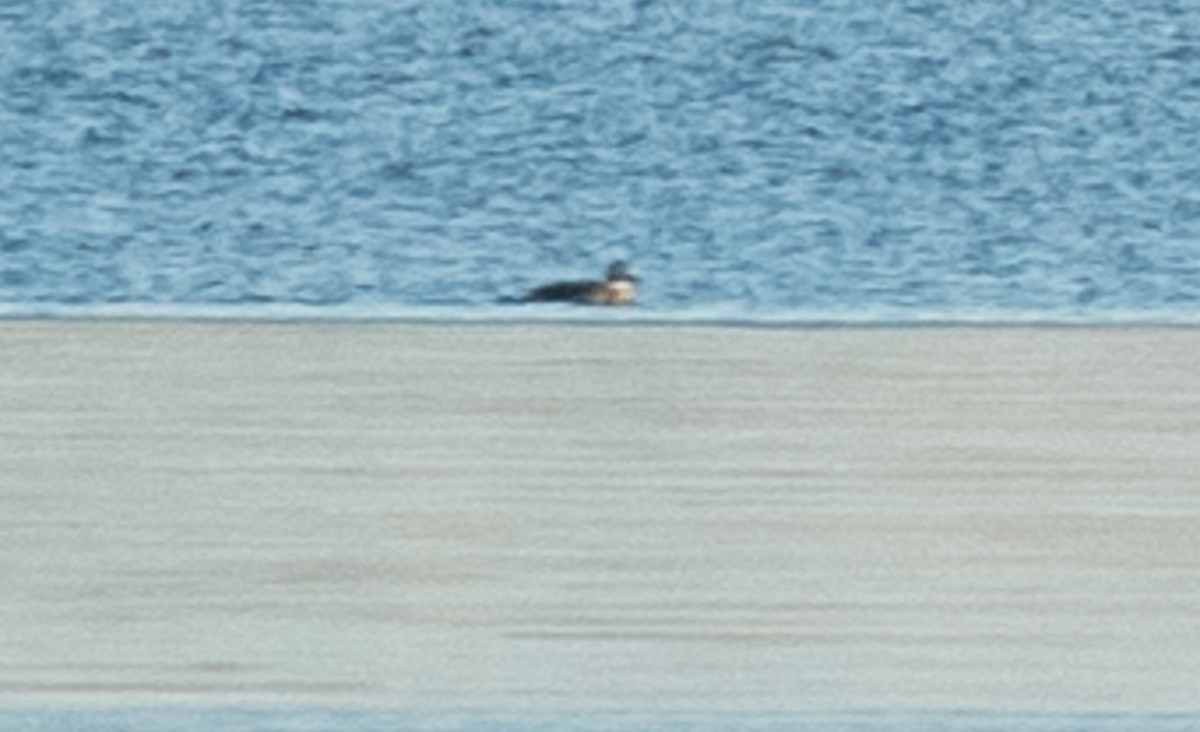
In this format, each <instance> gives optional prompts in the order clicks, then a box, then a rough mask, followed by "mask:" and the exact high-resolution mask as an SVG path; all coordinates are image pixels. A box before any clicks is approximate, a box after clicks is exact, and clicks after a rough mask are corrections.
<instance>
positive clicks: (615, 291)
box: [510, 261, 638, 305]
mask: <svg viewBox="0 0 1200 732" xmlns="http://www.w3.org/2000/svg"><path fill="white" fill-rule="evenodd" d="M637 282H638V278H637V277H636V276H634V275H633V274H632V273H631V272H630V271H629V267H628V265H626V264H625V263H624V262H621V261H617V262H613V263H612V264H610V265H608V270H607V271H606V272H605V275H604V279H603V280H602V281H592V280H581V281H574V282H553V283H551V284H548V285H542V286H540V287H535V288H533V289H532V290H530V291H529V292H527V293H525V296H524V297H521V298H517V299H516V300H515V302H531V303H532V302H565V303H572V304H575V305H632V304H634V303H635V302H636V301H637ZM510 302H511V301H510Z"/></svg>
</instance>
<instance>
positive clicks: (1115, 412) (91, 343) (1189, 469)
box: [0, 321, 1200, 732]
mask: <svg viewBox="0 0 1200 732" xmlns="http://www.w3.org/2000/svg"><path fill="white" fill-rule="evenodd" d="M0 338H2V339H3V342H4V349H3V351H0V413H3V414H4V419H3V420H2V421H0V475H2V476H4V480H3V481H0V504H2V505H3V506H4V511H3V513H0V649H2V650H3V652H2V653H0V709H10V710H12V709H30V710H32V711H31V712H30V714H31V715H32V718H33V719H34V720H35V722H34V723H31V724H33V727H32V728H33V729H35V730H36V729H39V726H38V725H42V726H44V727H45V728H46V729H55V728H56V727H54V726H53V725H59V726H58V727H57V728H65V727H70V726H71V724H72V722H71V721H70V720H71V719H79V718H80V717H78V716H77V717H71V716H70V715H71V711H70V710H72V709H79V708H85V709H86V708H90V707H95V706H100V707H102V708H114V707H115V710H114V711H113V712H112V714H113V715H114V716H115V718H120V717H121V715H124V714H128V713H129V712H130V710H137V709H142V708H152V709H153V708H158V709H162V708H166V709H168V710H170V709H174V710H175V711H171V712H169V713H168V716H167V717H166V718H167V719H179V720H181V721H180V722H179V725H180V728H182V729H192V728H197V729H198V728H203V727H204V724H203V723H202V722H201V721H198V720H202V719H203V715H205V714H210V713H211V714H218V715H224V714H226V713H225V712H217V711H212V710H221V709H229V708H231V707H237V706H248V707H250V708H256V707H257V708H267V709H281V710H285V711H286V710H294V711H287V713H284V712H280V714H282V715H283V716H281V717H279V719H282V720H285V721H283V722H279V723H278V724H276V723H275V722H273V721H271V720H272V719H273V718H272V717H270V716H269V715H268V716H254V715H250V716H245V717H241V716H238V714H237V713H230V714H232V716H231V717H228V719H231V720H234V721H237V724H244V725H245V726H246V727H247V728H249V729H253V728H255V725H261V726H262V727H263V728H267V729H292V728H298V729H319V728H322V726H321V725H322V724H324V722H325V721H327V720H328V719H329V718H330V717H329V715H334V716H335V717H336V716H337V712H336V710H338V709H346V708H354V707H368V708H374V709H381V710H384V709H389V710H402V711H395V712H390V711H386V712H385V711H381V712H379V713H378V714H365V715H358V716H355V715H354V714H349V715H348V716H345V717H338V718H339V719H343V720H345V721H346V724H351V725H359V726H360V727H361V728H363V729H368V730H369V729H382V728H385V727H386V726H387V725H389V724H391V723H392V722H391V721H389V720H392V719H394V718H404V715H410V716H412V718H414V719H417V720H422V721H420V724H422V725H426V726H425V727H421V726H419V725H418V726H417V727H416V728H417V729H423V728H428V729H443V726H442V725H448V726H447V727H445V728H448V729H454V730H457V729H480V730H488V729H500V730H509V729H514V730H516V729H543V728H563V725H565V728H566V729H573V728H578V729H583V730H590V729H608V728H610V726H612V725H615V727H613V728H616V729H627V728H628V729H638V728H644V729H655V730H658V729H674V728H678V729H699V730H707V729H719V728H721V725H723V724H726V723H728V724H729V726H730V728H738V729H744V728H746V727H744V726H743V725H742V724H741V722H736V723H735V721H732V720H742V721H746V723H747V724H750V722H751V721H753V723H754V724H759V722H760V721H761V724H762V725H763V727H764V728H765V729H768V730H775V729H847V730H851V729H853V730H861V729H866V730H872V729H881V730H909V729H912V730H921V731H922V732H927V731H928V730H930V729H942V728H946V729H980V730H992V729H1031V730H1074V729H1079V730H1083V729H1088V730H1096V729H1136V730H1141V731H1143V732H1144V731H1145V730H1157V729H1170V730H1174V729H1187V728H1188V727H1187V724H1193V725H1194V724H1197V723H1200V719H1197V718H1196V717H1195V716H1194V715H1195V714H1196V712H1197V711H1198V710H1197V704H1196V696H1195V691H1196V680H1197V679H1200V635H1197V633H1196V632H1195V631H1196V618H1197V617H1200V534H1198V533H1197V532H1196V531H1195V526H1196V524H1197V521H1200V492H1198V491H1197V489H1196V483H1195V476H1196V475H1200V452H1198V451H1197V449H1196V445H1197V444H1200V442H1198V440H1200V372H1197V370H1196V369H1195V363H1196V362H1197V357H1198V356H1200V333H1197V332H1196V331H1194V330H1192V329H1149V330H1123V329H1076V330H1065V331H1056V330H1050V329H1035V330H1009V329H978V330H952V329H916V330H903V329H902V330H844V329H843V330H839V329H832V330H814V331H771V330H756V329H702V328H689V329H679V328H650V327H637V328H615V327H613V328H577V327H563V326H544V325H543V326H537V327H531V326H516V325H511V326H505V327H496V326H460V327H446V326H398V325H394V324H346V323H339V324H325V325H320V324H307V325H304V324H264V323H239V324H234V323H220V324H211V323H210V324H194V323H174V322H172V323H103V322H99V323H73V322H61V321H59V322H36V323H11V322H10V323H4V324H0ZM197 710H201V711H197ZM204 710H207V711H204ZM302 710H316V711H312V712H310V713H309V715H310V716H308V717H306V716H305V715H304V713H302ZM447 710H450V711H451V712H452V713H451V714H449V715H448V716H447V715H446V712H447ZM470 710H481V711H479V712H478V713H477V714H475V715H474V716H472V715H470V714H468V715H467V716H461V714H460V713H462V712H464V711H470ZM846 710H879V711H878V712H877V713H874V714H868V715H867V716H866V717H865V719H866V721H865V722H861V724H860V721H856V720H858V718H857V717H854V716H853V715H850V716H841V717H839V716H837V715H836V714H833V716H832V717H829V718H833V719H836V720H842V721H840V722H838V724H840V725H842V726H841V727H839V726H837V725H834V726H833V727H825V726H824V724H825V722H824V721H820V720H825V719H826V718H827V717H822V716H817V717H813V716H812V715H813V714H827V715H828V714H832V713H838V712H844V711H846ZM961 710H967V711H968V712H970V713H969V714H967V715H965V716H961V715H959V714H958V712H960V711H961ZM606 711H607V712H619V713H622V714H623V713H626V712H630V711H632V712H637V715H634V716H632V717H630V716H624V717H620V718H618V719H617V721H616V722H612V721H611V720H609V719H608V718H606V717H604V716H603V715H601V716H599V717H598V716H596V714H597V713H600V712H606ZM1013 711H1019V712H1024V713H1027V714H1022V715H1012V714H1008V716H1005V714H1006V713H1011V712H1013ZM764 712H772V713H775V712H778V713H779V716H774V717H771V716H768V717H762V716H761V715H762V714H763V713H764ZM1165 712H1183V713H1190V714H1192V715H1193V716H1192V717H1170V716H1161V715H1162V714H1163V713H1165ZM157 713H158V712H154V713H151V716H150V717H145V716H137V715H135V716H134V717H131V719H133V720H134V721H133V722H130V723H129V725H130V727H129V728H132V729H138V728H139V727H138V726H137V725H139V724H140V725H142V726H141V727H140V728H153V727H154V726H155V725H154V724H153V723H151V722H145V721H144V720H146V719H151V720H153V719H155V717H154V716H153V715H154V714H157ZM679 714H683V715H685V716H684V717H678V716H672V715H679ZM1080 714H1082V715H1083V716H1072V715H1080ZM63 715H66V716H63ZM172 715H173V716H172ZM389 715H392V716H389ZM422 715H424V716H422ZM789 715H790V716H789ZM806 715H808V716H806ZM997 715H999V716H997ZM21 719H23V718H22V717H21V716H19V715H17V716H12V715H9V716H5V717H0V722H3V723H6V724H9V725H10V726H15V727H16V728H17V729H29V728H30V727H28V726H22V725H24V724H25V723H24V722H22V721H20V720H21ZM64 719H65V720H67V721H63V720H64ZM681 719H682V720H683V721H679V720H681ZM13 720H17V721H15V722H14V721H13ZM138 720H143V721H138ZM189 720H190V721H189ZM238 720H240V721H238ZM305 720H308V721H305ZM546 720H549V721H546ZM606 720H608V721H606ZM630 720H632V721H630ZM654 720H657V721H654ZM671 720H675V721H671ZM781 720H782V721H781ZM789 720H790V721H789ZM795 720H799V721H795ZM813 720H818V722H819V723H818V722H814V721H813ZM1131 720H1132V721H1131ZM1180 720H1190V721H1180ZM223 724H224V723H223ZM671 724H674V725H676V726H675V727H671V726H670V725H671ZM455 725H458V726H455ZM523 725H528V726H523ZM639 725H640V727H639ZM806 725H807V726H806ZM938 725H943V726H942V727H939V726H938ZM964 725H965V726H964ZM1104 725H1107V726H1104ZM115 726H116V728H118V729H119V728H125V723H121V724H118V725H115ZM293 726H294V727H293ZM332 726H334V727H335V728H336V727H337V725H336V724H335V725H332ZM400 726H401V727H403V725H400ZM97 728H100V729H105V728H106V727H102V726H100V727H97ZM233 728H234V729H237V728H238V727H237V726H236V725H235V726H234V727H233ZM348 728H356V727H353V726H351V727H348ZM751 728H754V727H751ZM1192 728H1193V729H1194V728H1195V727H1192Z"/></svg>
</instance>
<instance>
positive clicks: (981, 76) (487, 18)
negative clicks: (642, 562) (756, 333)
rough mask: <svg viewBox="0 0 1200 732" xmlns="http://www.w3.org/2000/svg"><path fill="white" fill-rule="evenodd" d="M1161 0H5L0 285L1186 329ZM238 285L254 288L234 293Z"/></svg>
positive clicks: (1184, 159)
mask: <svg viewBox="0 0 1200 732" xmlns="http://www.w3.org/2000/svg"><path fill="white" fill-rule="evenodd" d="M1197 28H1200V5H1197V4H1196V3H1190V2H1183V1H1182V0H1147V1H1146V2H1133V1H1132V0H1116V1H1115V2H1108V3H1084V2H1074V1H1073V0H1049V1H1044V2H1035V1H1033V0H999V1H996V0H987V1H981V0H975V1H972V0H966V1H954V2H951V1H949V0H897V1H891V2H883V1H880V2H870V3H859V2H847V1H845V0H817V1H815V2H799V1H795V2H780V1H775V2H754V3H743V2H720V1H717V0H704V1H699V0H689V1H688V2H684V1H683V0H636V1H632V0H630V1H626V0H577V1H573V2H553V1H550V2H534V1H532V0H527V1H518V0H513V1H510V2H498V1H494V0H493V1H488V0H456V1H455V2H447V3H433V2H411V1H405V0H398V1H396V2H374V1H373V0H336V1H333V0H329V1H326V2H315V1H313V0H287V1H285V0H168V1H164V2H157V3H143V2H132V1H122V0H112V1H109V2H93V1H92V0H44V1H39V2H34V3H30V2H7V3H3V4H2V5H0V158H2V159H3V161H4V164H3V165H2V166H0V186H2V187H3V190H4V191H5V195H4V196H3V197H0V303H4V306H3V307H4V310H5V312H10V313H11V312H29V311H31V310H33V311H36V310H38V309H41V310H43V311H47V310H53V308H54V306H58V305H63V304H67V305H79V306H83V308H84V309H85V310H86V309H87V308H91V307H94V306H95V305H96V304H99V303H106V304H111V303H118V304H124V306H141V305H146V304H149V305H152V306H175V305H181V304H182V305H187V306H207V305H211V304H238V305H242V306H243V308H242V310H241V311H243V312H253V311H254V308H255V307H262V306H265V305H271V304H294V303H298V304H308V305H317V306H328V305H339V306H341V307H343V308H349V309H351V310H357V311H362V312H370V311H373V310H374V311H378V310H383V311H389V312H395V311H399V310H405V309H413V308H416V309H425V310H432V312H433V313H434V314H435V316H436V314H437V313H438V312H439V309H440V308H447V307H449V306H453V307H454V308H458V309H459V310H456V311H455V312H460V313H461V312H462V311H463V310H464V309H465V311H466V312H467V313H470V314H482V315H484V316H488V315H489V314H494V313H495V312H497V311H496V309H495V306H494V305H493V302H494V300H495V298H496V297H497V296H498V295H502V294H506V293H514V292H518V291H520V290H521V289H523V288H525V287H527V286H529V285H532V284H535V283H537V282H540V281H543V280H544V279H547V278H559V277H567V276H570V277H578V276H585V275H591V274H593V273H597V272H598V271H599V270H600V268H602V266H603V265H604V263H605V262H606V261H607V260H608V259H609V258H611V257H613V256H625V257H628V258H630V259H631V260H633V261H634V262H635V264H636V265H637V267H638V268H639V269H640V270H641V271H642V273H643V275H644V276H645V279H646V282H645V287H644V294H643V310H642V312H643V313H647V312H648V313H650V314H652V315H653V316H654V317H660V316H661V317H668V318H669V317H675V316H687V315H688V314H692V313H697V312H699V313H719V314H723V315H730V316H732V317H737V318H746V319H750V320H753V319H756V318H779V317H784V318H796V319H801V320H803V319H809V318H834V319H839V318H854V319H866V320H906V319H925V318H960V317H964V316H971V317H980V318H984V319H1008V318H1025V319H1028V318H1032V319H1039V318H1048V319H1063V318H1071V319H1082V320H1087V321H1105V320H1109V319H1113V318H1118V317H1128V316H1129V314H1130V313H1134V314H1135V316H1134V317H1135V318H1144V319H1171V320H1179V319H1183V320H1189V319H1192V317H1193V316H1192V313H1193V311H1194V310H1195V307H1196V303H1197V298H1198V297H1200V252H1198V251H1197V247H1198V246H1200V244H1197V242H1198V241H1200V193H1197V191H1200V185H1198V183H1200V162H1198V161H1200V125H1197V124H1196V120H1197V119H1200V64H1198V63H1197V61H1198V60H1200V34H1198V31H1197ZM244 306H253V307H249V308H246V307H244Z"/></svg>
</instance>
